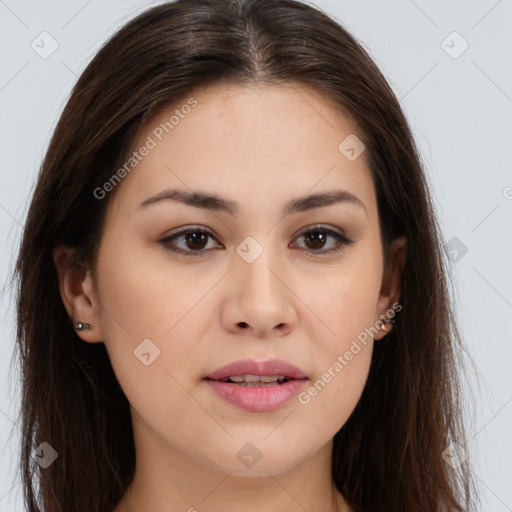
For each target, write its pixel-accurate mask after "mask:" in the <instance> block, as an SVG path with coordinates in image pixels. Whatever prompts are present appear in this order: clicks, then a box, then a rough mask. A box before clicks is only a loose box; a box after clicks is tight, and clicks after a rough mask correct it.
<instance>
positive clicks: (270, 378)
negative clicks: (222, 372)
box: [226, 375, 285, 384]
mask: <svg viewBox="0 0 512 512" xmlns="http://www.w3.org/2000/svg"><path fill="white" fill-rule="evenodd" d="M284 379H285V376H284V375H231V376H230V377H229V380H232V381H233V382H240V383H242V382H245V383H251V384H252V383H257V382H277V381H282V380H284ZM226 380H227V379H226Z"/></svg>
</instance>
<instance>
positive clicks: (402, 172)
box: [13, 0, 474, 512]
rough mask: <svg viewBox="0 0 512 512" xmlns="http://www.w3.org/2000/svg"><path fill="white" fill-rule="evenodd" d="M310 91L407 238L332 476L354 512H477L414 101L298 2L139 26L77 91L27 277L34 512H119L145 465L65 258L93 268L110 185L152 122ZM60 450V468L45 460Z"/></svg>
mask: <svg viewBox="0 0 512 512" xmlns="http://www.w3.org/2000/svg"><path fill="white" fill-rule="evenodd" d="M214 83H236V84H241V85H248V86H249V85H253V84H266V85H279V84H297V85H300V86H306V87H309V88H310V89H313V90H315V91H318V92H320V93H321V94H322V95H323V96H324V97H326V98H329V99H330V100H332V102H333V105H335V106H338V107H339V108H340V112H341V111H345V112H348V113H349V115H350V116H352V119H353V120H354V121H355V123H356V125H357V126H358V128H359V130H360V133H361V137H362V138H363V142H364V144H365V145H366V151H367V157H368V162H369V166H370V170H371V172H372V176H373V180H374V183H375V187H376V191H377V202H378V209H379V215H380V224H381V231H382V235H383V244H384V253H385V255H386V258H387V250H388V248H389V243H390V241H391V240H393V239H394V238H395V237H398V236H400V235H405V236H406V238H407V243H408V252H407V258H406V262H405V267H404V270H403V277H402V284H401V297H400V303H401V304H402V310H401V311H400V314H399V315H398V317H397V321H396V325H395V328H394V329H393V330H392V331H391V333H390V334H389V335H388V336H387V337H386V338H385V339H384V340H383V341H382V342H380V343H378V344H376V345H375V348H374V353H373V356H372V357H373V359H372V363H371V368H370V373H369V377H368V381H367V383H366V386H365V389H364V391H363V394H362V397H361V399H360V401H359V403H358V405H357V406H356V408H355V410H354V412H353V413H352V415H351V416H350V418H349V420H348V421H347V422H346V424H345V425H344V426H343V427H342V428H341V430H340V431H339V432H338V433H337V434H336V436H335V438H334V451H333V467H332V476H333V479H334V482H335V484H336V486H337V488H338V490H339V491H340V492H341V493H342V494H343V495H344V497H345V499H346V500H347V502H348V503H349V504H350V506H351V507H353V509H354V510H355V511H356V512H371V511H374V512H377V511H378V512H382V511H393V512H405V511H407V512H413V511H418V512H419V511H421V512H441V511H443V512H455V511H459V512H460V511H467V510H472V507H473V499H474V498H473V478H472V474H471V472H470V468H469V464H468V460H466V461H464V462H463V463H462V464H461V465H460V466H459V467H458V468H457V469H454V468H452V467H451V466H450V465H449V464H447V462H445V460H444V459H443V457H442V453H443V452H444V451H445V449H446V448H447V447H448V446H449V445H450V443H452V442H457V443H458V444H459V445H461V446H463V447H464V446H465V445H466V438H465V434H464V429H463V422H462V409H461V403H462V402H461V393H460V389H461V385H460V383H459V378H460V375H459V372H458V362H459V356H460V355H461V354H462V351H463V345H462V343H461V340H460V336H459V334H458V330H457V326H456V323H455V320H454V315H453V313H452V309H451V305H450V297H449V281H448V277H449V268H448V266H447V263H446V261H445V255H444V251H443V246H442V242H441V237H440V229H439V226H438V224H437V220H436V217H435V212H434V208H433V204H432V201H431V198H430V192H429V185H428V182H427V180H426V177H425V174H424V171H423V169H422V164H421V161H420V156H419V152H418V150H417V148H416V146H415V142H414V140H413V137H412V134H411V131H410V128H409V126H408V124H407V121H406V119H405V117H404V114H403V112H402V110H401V108H400V105H399V102H398V100H397V98H396V96H395V95H394V93H393V92H392V90H391V88H390V87H389V85H388V83H387V82H386V80H385V78H384V77H383V75H382V74H381V72H380V71H379V70H378V68H377V67H376V65H375V64H374V62H373V61H372V60H371V58H370V57H369V56H368V54H367V52H366V51H365V50H364V48H363V47H362V46H361V44H359V43H358V42H357V41H356V40H355V39H354V38H353V37H352V36H351V35H350V34H349V33H348V32H347V31H346V30H345V29H344V28H343V27H342V26H341V25H340V24H339V23H338V22H336V21H335V20H333V19H331V18H330V17H328V16H327V15H325V14H324V13H322V12H321V11H319V10H317V9H315V8H314V7H311V6H308V5H305V4H301V3H299V2H296V1H294V0H247V1H245V0H193V1H192V0H177V1H175V2H172V3H166V4H163V5H160V6H157V7H154V8H152V9H150V10H148V11H146V12H144V13H142V14H141V15H139V16H137V17H136V18H135V19H133V20H132V21H130V22H129V23H128V24H126V25H125V26H124V27H123V28H121V30H119V31H118V32H117V33H116V34H115V35H114V36H113V37H112V38H111V39H110V40H109V41H108V42H107V43H106V44H105V45H104V46H103V47H102V48H101V50H100V51H99V52H98V53H97V55H96V56H95V57H94V59H93V60H92V61H91V62H90V64H89V65H88V66H87V68H86V69H85V70H84V72H83V73H82V74H81V76H80V78H79V80H78V82H77V83H76V85H75V87H74V89H73V91H72V94H71V96H70V98H69V101H68V102H67V104H66V106H65V108H64V111H63V113H62V115H61V117H60V120H59V122H58V125H57V127H56V129H55V132H54V134H53V137H52V140H51V143H50V146H49V149H48V152H47V154H46V156H45V159H44V162H43V164H42V168H41V170H40V174H39V176H38V181H37V185H36V188H35V192H34V195H33V198H32V202H31V205H30V210H29V212H28V218H27V220H26V225H25V228H24V232H23V239H22V243H21V248H20V252H19V256H18V260H17V265H16V269H15V272H14V275H13V278H17V285H18V287H17V343H18V345H17V348H18V353H19V362H20V365H21V371H22V386H23V391H22V409H21V420H22V421H21V429H22V444H21V453H20V455H21V459H20V460H21V472H22V479H23V483H24V499H25V504H26V508H27V510H28V511H29V512H36V511H45V512H69V511H73V512H82V511H83V512H92V511H98V512H99V511H101V512H106V511H110V510H112V509H113V508H114V507H115V505H116V504H117V503H118V502H119V500H120V499H121V497H122V496H123V494H124V493H125V491H126V489H127V486H128V485H129V483H130V482H131V479H132V477H133V474H134V468H135V451H134V444H133V432H132V427H131V419H130V411H129V403H128V401H127V399H126V397H125V395H124V394H123V392H122V390H121V388H120V386H119V383H118V381H117V379H116V377H115V375H114V372H113V370H112V367H111V365H110V361H109V358H108V355H107V352H106V350H105V346H104V344H103V343H97V344H90V343H83V342H80V341H79V340H78V338H77V336H76V334H75V332H74V330H73V328H72V324H71V322H70V319H69V318H68V315H67V313H66V310H65V309H64V306H63V304H62V301H61V297H60V294H59V288H58V280H57V274H56V270H55V266H54V263H53V260H52V250H53V248H54V247H55V246H57V245H60V244H65V245H68V246H70V247H73V248H75V249H76V254H77V264H78V265H83V266H85V267H89V268H92V269H94V265H95V257H96V255H97V250H98V247H99V244H100V241H101V236H102V229H103V222H104V218H105V212H106V208H107V207H108V204H109V199H110V197H111V195H112V194H110V195H107V197H106V198H105V199H104V200H98V199H97V198H96V197H95V195H94V190H95V189H96V188H97V187H101V186H102V185H103V184H104V183H105V182H107V181H108V179H109V178H110V177H111V176H112V175H113V173H114V172H115V170H116V169H118V168H119V167H120V166H122V164H123V162H125V161H126V159H127V155H128V154H129V152H130V150H131V144H132V143H133V141H134V137H135V135H136V133H137V132H138V130H139V129H140V128H141V126H142V124H143V123H144V122H145V121H146V120H147V119H149V118H150V117H151V116H153V115H154V114H155V113H157V112H159V111H160V110H161V109H162V108H163V107H165V106H167V105H169V104H170V103H172V102H174V101H176V100H177V99H179V98H183V97H186V95H187V94H190V92H191V91H192V90H193V89H194V88H195V87H200V86H201V87H202V86H207V85H210V84H214ZM42 442H47V443H49V444H50V445H51V446H52V447H53V448H54V449H55V450H56V451H57V452H58V458H57V460H56V461H55V462H54V463H53V464H51V465H50V466H49V467H48V468H47V469H42V468H41V467H40V466H39V465H38V464H36V463H35V462H34V460H33V458H32V452H33V450H34V448H35V447H37V446H39V445H40V444H41V443H42Z"/></svg>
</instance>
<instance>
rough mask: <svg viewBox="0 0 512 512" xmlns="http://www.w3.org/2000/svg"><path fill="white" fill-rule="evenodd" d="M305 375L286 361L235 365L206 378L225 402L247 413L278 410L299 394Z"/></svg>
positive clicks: (237, 363)
mask: <svg viewBox="0 0 512 512" xmlns="http://www.w3.org/2000/svg"><path fill="white" fill-rule="evenodd" d="M306 380H307V376H306V374H305V373H304V372H303V371H302V370H300V369H299V368H297V367H296V366H293V365H291V364H289V363H287V362H286V361H281V360H279V359H270V360H268V361H261V362H257V361H254V360H252V359H245V360H243V361H235V362H234V363H231V364H228V365H226V366H223V367H222V368H219V369H218V370H215V371H214V372H212V373H210V374H209V375H207V376H206V377H205V382H206V383H207V384H208V385H209V386H210V387H211V388H212V390H213V391H214V392H215V393H216V394H217V396H219V397H220V398H222V399H223V400H225V401H226V402H228V403H230V404H232V405H235V406H237V407H240V408H241V409H244V410H246V411H252V412H264V411H273V410H275V409H278V408H279V407H281V406H282V405H284V404H285V403H286V402H288V401H289V400H291V399H292V398H293V397H295V396H296V395H298V394H299V392H300V391H301V390H302V389H303V387H304V385H305V382H306Z"/></svg>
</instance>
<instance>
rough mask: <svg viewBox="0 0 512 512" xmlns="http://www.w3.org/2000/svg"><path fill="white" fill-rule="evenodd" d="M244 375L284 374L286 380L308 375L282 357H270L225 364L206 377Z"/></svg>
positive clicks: (220, 377)
mask: <svg viewBox="0 0 512 512" xmlns="http://www.w3.org/2000/svg"><path fill="white" fill-rule="evenodd" d="M243 375H246V376H259V377H271V376H278V377H279V376H282V377H284V378H285V379H286V380H300V379H305V378H306V377H307V376H306V374H305V373H304V372H303V371H302V370H300V369H299V368H297V367H296V366H293V365H292V364H290V363H287V362H286V361H282V360H280V359H269V360H268V361H262V362H258V361H254V360H253V359H244V360H242V361H235V362H234V363H230V364H228V365H226V366H223V367H222V368H219V369H218V370H215V371H214V372H212V373H210V374H208V375H207V376H206V377H205V378H206V379H208V380H218V381H223V380H225V379H228V378H229V377H232V376H243ZM246 380H248V379H246ZM249 380H250V379H249Z"/></svg>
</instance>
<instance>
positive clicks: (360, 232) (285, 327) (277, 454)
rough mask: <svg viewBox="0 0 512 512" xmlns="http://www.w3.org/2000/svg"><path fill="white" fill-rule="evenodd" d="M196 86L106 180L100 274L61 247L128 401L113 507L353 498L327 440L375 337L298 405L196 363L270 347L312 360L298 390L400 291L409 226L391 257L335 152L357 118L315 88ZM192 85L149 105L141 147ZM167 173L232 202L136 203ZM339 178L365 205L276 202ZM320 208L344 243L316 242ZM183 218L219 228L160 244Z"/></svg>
mask: <svg viewBox="0 0 512 512" xmlns="http://www.w3.org/2000/svg"><path fill="white" fill-rule="evenodd" d="M190 96H193V97H194V98H196V99H197V101H198V105H197V106H196V107H195V108H193V109H192V111H191V112H190V113H189V114H188V115H187V116H184V118H183V119H180V122H179V124H178V125H176V126H175V127H174V129H173V130H172V131H170V133H169V134H164V137H163V139H162V141H161V142H158V144H157V146H156V147H155V148H154V149H152V150H151V151H150V152H149V154H148V155H147V156H146V157H145V158H144V159H143V160H142V161H141V162H140V163H139V164H138V165H137V166H136V168H135V169H134V170H132V171H131V173H130V174H129V175H127V176H126V177H125V178H124V179H123V181H122V183H121V184H119V185H118V186H117V188H116V190H115V191H114V192H111V193H112V194H113V197H112V198H111V199H112V202H111V203H110V205H109V208H108V211H107V218H106V224H105V231H104V235H103V239H102V243H101V247H100V250H99V257H98V262H97V267H96V269H95V273H94V274H93V273H92V272H91V271H89V270H88V271H87V272H80V271H79V270H77V269H76V268H73V267H71V266H68V265H67V264H66V255H69V253H70V251H69V250H68V248H65V247H58V248H56V249H55V251H54V260H55V264H56V266H57V268H58V269H59V282H60V290H61V295H62V299H63V303H64V305H65V307H66V308H67V311H68V313H69V314H70V316H71V317H72V318H74V319H75V320H80V321H82V322H88V323H90V324H92V329H91V330H89V331H81V332H77V335H78V336H79V337H80V338H81V339H82V340H83V341H84V342H88V343H100V342H103V343H105V345H106V348H107V351H108V354H109V357H110V359H111V362H112V366H113V369H114V371H115V374H116V376H117V378H118V380H119V382H120V385H121V387H122V389H123V391H124V393H125V394H126V396H127V398H128V400H129V402H130V404H131V415H132V423H133V428H134V440H135V447H136V456H137V466H136V473H135V477H134V481H133V483H132V485H131V486H130V488H129V492H128V493H127V494H126V495H125V496H124V498H123V499H122V500H121V502H120V503H119V504H118V506H117V507H116V508H115V510H114V512H126V511H129V510H132V511H162V510H166V511H167V510H169V511H175V510H176V511H177V510H182V511H187V510H188V511H190V512H192V511H193V510H198V511H208V512H220V511H222V512H232V511H235V510H236V511H237V512H240V511H244V512H256V511H260V510H279V511H281V512H288V511H289V512H291V511H294V512H295V511H296V510H298V509H301V510H302V509H304V510H307V511H311V512H313V511H320V510H321V511H343V512H348V511H350V510H351V509H350V508H349V507H348V505H347V504H346V502H345V500H344V499H343V496H341V494H340V493H339V492H338V491H337V490H336V489H335V487H334V485H333V482H332V479H331V457H332V455H331V454H332V439H333V436H334V435H335V433H336V432H337V431H338V430H339V429H340V428H341V427H342V426H343V425H344V423H345V422H346V420H347V419H348V417H349V416H350V414H351V413H352V411H353V410H354V408H355V406H356V404H357V402H358V400H359V398H360V396H361V393H362V390H363V388H364V385H365V382H366V379H367V376H368V371H369V366H370V361H371V355H372V349H373V339H371V338H370V339H369V341H368V343H367V344H366V346H365V345H361V347H362V349H361V350H360V351H359V352H358V353H357V355H355V356H354V357H353V359H352V360H351V361H350V362H348V364H347V365H346V366H345V367H344V368H343V370H342V371H341V372H339V373H337V374H336V376H335V377H334V378H332V379H331V381H330V382H329V383H328V384H327V385H326V386H325V387H324V388H323V389H322V391H321V392H319V393H318V394H317V395H316V396H315V397H313V398H311V400H310V401H309V403H307V404H305V405H304V404H301V403H299V402H298V401H297V399H292V400H291V401H289V402H287V403H286V404H285V405H283V406H282V407H280V408H279V409H277V410H275V411H270V412H248V411H244V410H242V409H239V408H237V407H235V406H233V405H230V404H228V403H226V402H224V401H223V400H222V399H220V398H219V397H217V395H215V394H214V393H213V391H212V390H211V389H210V388H209V386H208V385H207V384H206V383H205V382H204V381H203V378H204V377H205V376H206V375H207V374H208V373H209V372H212V371H213V370H215V369H217V368H220V367H221V366H224V365H225V364H227V363H230V362H233V361H237V360H240V359H247V358H253V359H256V360H258V361H263V360H266V359H270V358H274V357H276V358H280V359H284V360H285V361H288V362H290V363H292V364H294V365H295V366H298V367H299V368H301V369H302V370H303V371H304V372H305V373H306V374H307V375H308V378H309V382H308V383H307V387H306V389H307V388H308V387H309V386H311V385H312V384H313V383H315V382H316V381H317V380H318V379H320V378H321V377H322V374H324V373H325V372H326V371H327V370H328V368H330V367H332V366H333V363H334V362H335V361H336V360H337V357H338V356H339V355H343V354H344V353H345V352H346V351H347V350H349V348H350V346H351V344H352V342H353V341H354V340H355V339H356V337H357V335H358V334H360V333H361V332H362V331H364V329H365V328H368V327H370V326H373V325H374V324H375V323H376V321H378V320H379V319H380V318H381V315H382V314H384V313H385V312H386V311H388V310H389V308H391V307H392V304H393V303H395V302H397V301H398V299H399V281H400V274H401V269H402V268H403V262H404V257H405V249H406V247H405V240H403V239H398V240H396V241H395V242H394V243H393V244H392V246H391V265H390V266H389V267H388V268H387V269H385V268H384V267H383V254H382V240H381V234H380V229H379V217H378V210H377V201H376V193H375V188H374V184H373V180H372V177H371V174H370V171H369V169H368V167H367V163H366V154H365V153H364V152H363V154H362V155H361V156H360V157H359V158H357V159H356V160H354V161H350V160H348V159H347V158H346V157H345V156H344V155H343V154H342V153H341V152H340V151H339V150H338V145H339V144H340V142H341V141H343V140H344V139H345V138H346V137H347V136H348V135H350V134H357V133H358V129H357V127H356V126H355V125H354V124H353V123H352V122H351V119H350V118H349V117H347V116H341V115H340V114H339V112H337V111H336V110H335V109H334V108H333V105H331V104H330V103H328V102H327V101H326V100H325V98H323V97H322V96H319V95H318V94H317V93H315V92H314V91H311V90H308V89H304V88H299V87H298V86H295V85H293V86H292V85H289V86H286V87H284V86H280V87H277V86H272V87H270V86H258V87H250V88H248V87H242V86H235V85H231V86H229V87H226V86H225V85H224V86H222V87H219V86H214V87H212V86H210V87H209V88H206V89H204V88H203V89H197V90H196V91H194V94H191V95H190ZM190 96H188V97H187V98H185V99H184V100H183V101H182V102H177V103H176V104H173V105H172V106H169V108H168V109H166V110H165V111H164V112H160V113H159V114H158V115H157V116H156V117H155V118H153V119H151V120H149V121H148V122H147V123H146V125H145V126H144V127H143V129H142V130H141V132H140V134H139V137H138V139H137V140H136V141H135V143H134V148H140V147H141V146H142V145H143V144H144V142H145V141H146V140H147V137H148V135H151V134H152V131H153V130H154V129H155V127H157V126H158V125H159V123H160V122H163V121H167V120H168V119H169V117H170V115H171V114H172V113H173V112H174V110H175V109H176V108H180V105H183V104H184V103H185V102H186V100H187V99H188V98H189V97H190ZM168 188H179V189H180V190H189V189H191V190H200V191H202V192H207V193H215V194H218V195H220V196H222V197H225V198H228V199H230V200H232V201H236V202H238V204H239V213H238V215H237V216H231V215H229V214H228V213H226V212H221V211H208V210H206V209H201V208H198V207H195V206H190V205H185V204H179V203H177V202H173V201H170V200H167V201H161V202H158V203H155V204H153V205H151V206H149V207H147V208H139V207H138V205H139V204H140V203H141V202H142V201H144V200H145V199H147V198H149V197H151V196H154V195H155V194H158V193H159V192H161V191H163V190H165V189H168ZM337 189H343V190H346V191H348V192H350V193H351V194H353V195H355V196H357V197H358V198H359V199H360V201H361V202H362V203H363V204H364V208H363V207H361V206H358V205H356V204H353V203H350V202H340V203H336V204H332V205H329V206H323V207H320V208H316V209H314V210H311V211H307V212H299V213H294V214H289V215H286V216H284V217H283V216H282V214H281V208H282V205H283V204H284V203H286V202H287V201H289V200H290V199H292V198H299V197H302V196H304V195H307V194H311V193H318V192H325V191H330V190H337ZM317 224H321V227H323V228H326V229H331V230H334V231H338V232H340V231H341V232H342V233H344V234H345V235H346V236H347V237H348V238H350V239H353V240H354V242H353V243H352V244H349V245H345V246H342V249H341V250H340V251H339V252H334V253H330V254H323V255H322V251H326V250H328V249H330V248H333V247H336V246H337V242H336V239H335V238H334V237H332V236H331V235H329V236H327V238H326V239H325V242H324V244H323V245H322V243H318V241H317V242H316V244H315V240H314V239H311V236H308V235H302V236H300V234H301V233H303V232H304V231H306V228H309V227H313V226H316V225H317ZM190 225H199V226H200V227H201V229H204V230H207V231H210V232H212V234H213V237H208V238H206V240H205V241H204V243H203V245H202V246H201V244H199V243H198V242H197V241H196V242H195V243H196V245H194V242H193V241H192V242H190V240H189V243H188V244H187V240H186V237H185V236H182V237H181V238H179V239H176V240H174V246H175V247H176V246H177V247H178V248H182V249H185V250H189V251H190V250H192V249H195V248H197V247H200V249H199V250H202V251H203V253H204V254H203V256H182V255H179V254H176V253H173V252H171V251H170V250H169V248H168V247H169V245H171V244H172V242H167V246H166V245H165V244H164V243H162V242H160V240H162V239H163V238H165V237H166V236H167V237H168V236H170V235H171V234H174V233H175V232H176V231H178V229H177V228H183V227H189V226H190ZM248 236H251V237H253V238H254V239H255V240H256V241H257V242H258V244H259V245H260V246H261V247H262V249H263V252H262V254H261V255H260V256H259V257H258V258H256V260H255V261H254V262H252V263H247V262H246V261H245V260H244V259H242V258H241V257H240V256H239V254H238V253H237V252H236V248H237V247H238V246H239V245H240V244H241V242H242V241H243V240H244V239H245V238H246V237H248ZM201 247H202V248H201ZM308 250H309V252H308ZM315 251H316V252H315ZM242 322H245V327H244V324H242ZM385 335H386V331H385V330H380V331H379V333H378V334H377V335H375V339H376V340H380V339H382V338H383V337H384V336H385ZM148 338H149V339H151V340H152V342H153V343H154V344H155V345H156V346H158V348H159V349H160V355H159V357H157V358H156V359H154V361H153V362H152V363H151V364H150V365H149V366H145V365H144V364H142V363H141V361H140V360H139V359H138V358H137V357H134V350H135V349H136V348H137V346H138V345H139V344H140V343H141V341H142V340H144V339H148ZM78 342H79V341H78V340H77V343H78ZM248 442H251V443H253V444H254V445H255V446H256V447H257V449H258V450H259V452H260V453H261V459H260V460H259V461H258V462H257V463H256V464H255V465H253V466H252V467H251V468H249V467H246V466H245V465H244V464H243V463H242V462H241V461H240V460H239V459H238V457H237V453H238V451H239V450H240V449H241V448H242V447H243V446H244V445H245V444H246V443H248ZM299 505H300V506H299ZM300 507H302V508H300Z"/></svg>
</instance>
